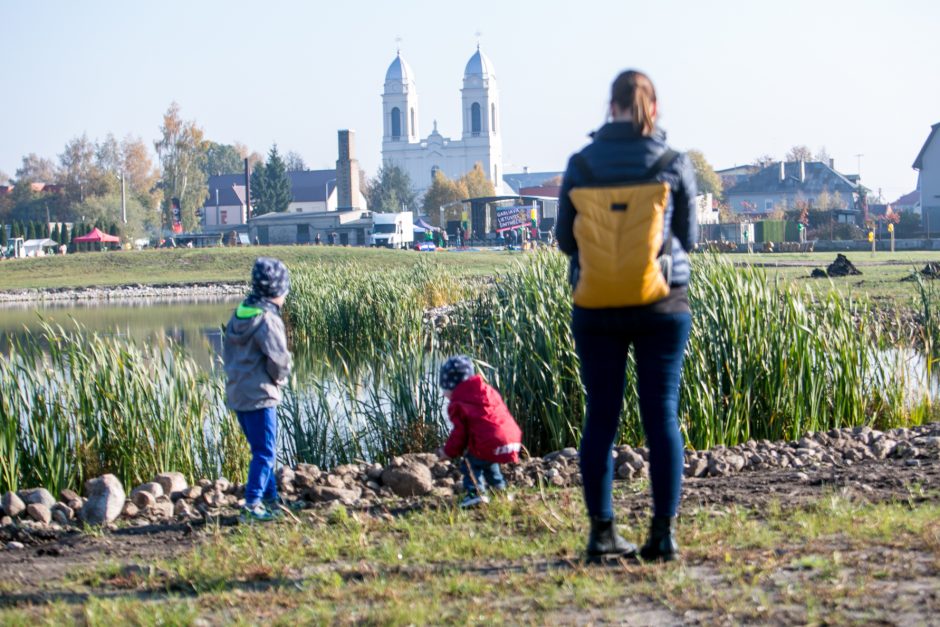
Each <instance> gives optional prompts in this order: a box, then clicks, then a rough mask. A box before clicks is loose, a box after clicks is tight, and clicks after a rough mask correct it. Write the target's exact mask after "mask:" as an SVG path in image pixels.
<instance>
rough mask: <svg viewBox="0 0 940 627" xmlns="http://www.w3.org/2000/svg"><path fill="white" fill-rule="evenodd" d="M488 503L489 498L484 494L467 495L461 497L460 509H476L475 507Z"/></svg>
mask: <svg viewBox="0 0 940 627" xmlns="http://www.w3.org/2000/svg"><path fill="white" fill-rule="evenodd" d="M489 502H490V497H488V496H486V495H485V494H468V495H467V496H465V497H463V500H462V501H460V507H461V508H462V509H468V508H470V507H476V506H477V505H485V504H486V503H489Z"/></svg>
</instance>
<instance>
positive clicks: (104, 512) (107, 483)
mask: <svg viewBox="0 0 940 627" xmlns="http://www.w3.org/2000/svg"><path fill="white" fill-rule="evenodd" d="M85 494H87V495H88V501H87V502H86V503H85V505H84V507H82V510H81V512H82V514H81V515H82V520H84V521H85V522H86V523H88V524H89V525H103V524H106V523H110V522H111V521H113V520H115V519H116V518H117V517H118V516H120V515H121V510H122V509H123V508H124V501H125V500H126V498H125V495H124V486H122V485H121V482H120V481H119V480H118V478H117V477H115V476H114V475H104V476H102V477H98V478H97V479H90V480H89V481H86V482H85Z"/></svg>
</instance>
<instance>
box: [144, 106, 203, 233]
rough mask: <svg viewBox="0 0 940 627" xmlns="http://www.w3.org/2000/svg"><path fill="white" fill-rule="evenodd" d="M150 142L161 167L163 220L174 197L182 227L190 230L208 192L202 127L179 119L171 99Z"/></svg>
mask: <svg viewBox="0 0 940 627" xmlns="http://www.w3.org/2000/svg"><path fill="white" fill-rule="evenodd" d="M153 145H154V148H155V149H156V151H157V157H158V158H159V159H160V164H161V165H162V167H163V178H162V180H161V181H160V187H161V188H162V190H163V207H164V212H165V213H164V216H165V224H171V223H172V218H173V216H172V215H170V207H171V202H172V199H173V198H178V199H179V201H180V213H181V217H182V224H183V228H184V229H185V230H192V229H194V228H196V226H197V225H198V223H199V221H198V219H197V218H196V210H197V209H199V208H200V207H202V204H203V202H204V201H205V199H206V196H207V194H208V186H207V178H206V172H205V166H204V163H205V158H206V149H205V138H204V135H203V131H202V129H201V128H199V127H198V126H196V122H195V121H185V120H183V119H182V118H181V117H180V107H179V105H178V104H176V103H175V102H174V103H171V104H170V106H169V108H168V109H167V110H166V113H165V114H164V115H163V126H161V127H160V139H158V140H157V141H155V142H154V144H153Z"/></svg>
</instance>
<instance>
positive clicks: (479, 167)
mask: <svg viewBox="0 0 940 627" xmlns="http://www.w3.org/2000/svg"><path fill="white" fill-rule="evenodd" d="M458 181H459V182H461V183H463V184H464V186H466V188H467V195H468V197H469V198H485V197H487V196H495V195H496V189H494V188H493V184H492V183H491V182H490V181H489V179H487V178H486V173H485V172H483V164H481V163H479V162H477V163H474V164H473V169H472V170H470V171H469V172H467V173H466V174H464V175H463V176H462V177H460V179H458Z"/></svg>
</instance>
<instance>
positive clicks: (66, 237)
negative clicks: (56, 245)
mask: <svg viewBox="0 0 940 627" xmlns="http://www.w3.org/2000/svg"><path fill="white" fill-rule="evenodd" d="M71 242H72V234H71V233H69V225H68V224H63V225H62V239H61V240H60V243H61V244H70V243H71Z"/></svg>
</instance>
